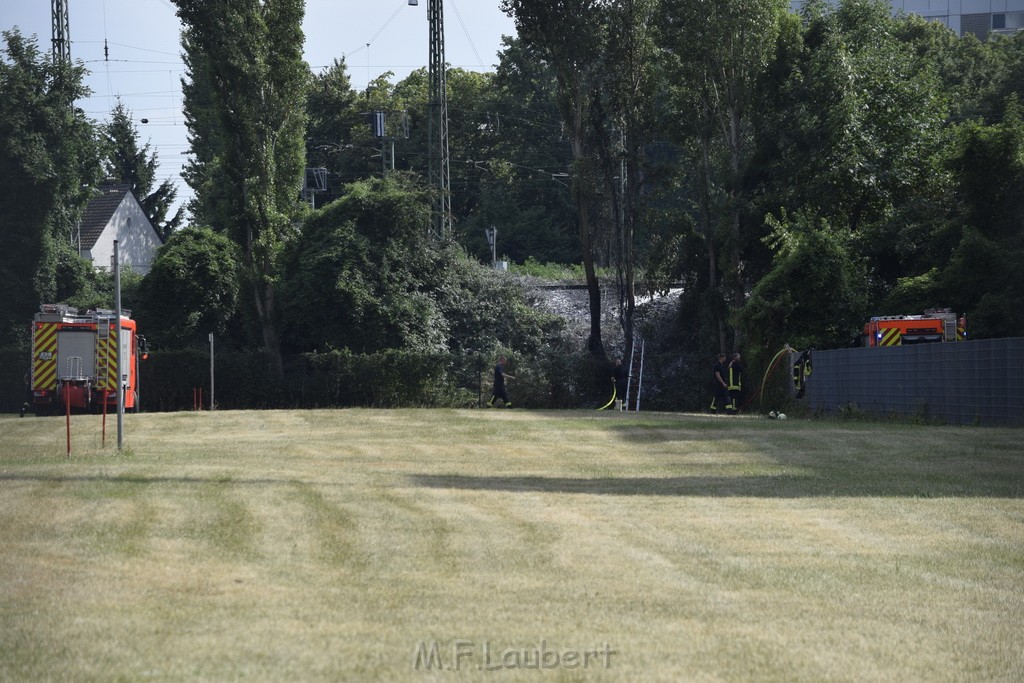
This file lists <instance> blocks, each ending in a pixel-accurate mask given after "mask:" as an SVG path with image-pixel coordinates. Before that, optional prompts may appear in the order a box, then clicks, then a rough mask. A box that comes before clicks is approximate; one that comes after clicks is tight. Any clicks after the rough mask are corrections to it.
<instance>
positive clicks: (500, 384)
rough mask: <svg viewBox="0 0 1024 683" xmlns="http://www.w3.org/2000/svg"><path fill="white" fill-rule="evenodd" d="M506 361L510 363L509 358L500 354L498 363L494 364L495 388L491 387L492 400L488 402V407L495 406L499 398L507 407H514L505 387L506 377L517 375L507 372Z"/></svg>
mask: <svg viewBox="0 0 1024 683" xmlns="http://www.w3.org/2000/svg"><path fill="white" fill-rule="evenodd" d="M506 363H508V359H507V358H505V356H499V357H498V364H497V365H495V366H494V388H493V389H491V400H490V401H488V402H487V407H488V408H493V407H494V402H495V401H497V400H498V399H499V398H500V399H501V400H502V402H503V403H504V404H505V407H506V408H511V407H512V401H511V400H509V397H508V391H507V390H506V389H505V379H506V378H507V379H515V377H513V376H512V375H510V374H508V373H506V372H505V364H506Z"/></svg>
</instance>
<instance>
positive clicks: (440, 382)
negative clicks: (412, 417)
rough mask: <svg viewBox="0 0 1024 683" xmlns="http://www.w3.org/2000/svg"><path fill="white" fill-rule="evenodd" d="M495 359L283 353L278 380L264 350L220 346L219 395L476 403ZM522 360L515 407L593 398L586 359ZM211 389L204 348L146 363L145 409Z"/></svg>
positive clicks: (246, 404) (232, 400) (230, 402)
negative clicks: (587, 394) (588, 387)
mask: <svg viewBox="0 0 1024 683" xmlns="http://www.w3.org/2000/svg"><path fill="white" fill-rule="evenodd" d="M492 364H493V361H492V360H490V359H488V358H483V357H482V356H480V355H453V354H448V353H412V352H407V351H383V352H380V353H373V354H353V353H351V352H349V351H332V352H329V353H310V354H301V355H297V356H289V357H285V359H284V379H283V381H274V380H273V379H272V377H271V375H270V373H269V372H268V371H267V368H268V363H267V359H266V358H265V356H264V355H263V354H262V353H258V352H238V351H219V352H217V354H216V364H215V370H214V379H215V391H216V396H215V398H216V401H217V407H218V408H222V409H242V408H320V407H349V406H363V407H376V408H396V407H409V406H419V407H440V406H448V407H471V406H475V405H478V404H479V402H480V398H481V397H482V399H483V400H484V401H486V400H487V398H488V396H489V395H490V390H491V367H492ZM519 364H520V365H521V366H522V367H523V368H524V372H522V373H519V374H516V377H517V380H516V382H515V383H514V385H513V386H512V387H511V388H510V391H511V392H512V393H513V395H514V400H515V402H516V404H517V405H521V406H523V407H534V408H552V407H557V408H572V407H579V406H581V405H584V404H586V403H587V402H588V401H589V400H591V399H589V398H587V397H584V396H583V395H582V393H583V392H584V391H585V389H584V388H583V387H584V386H585V383H583V382H582V380H583V379H584V377H582V376H581V372H580V371H581V369H582V368H584V367H586V363H585V361H581V359H580V358H578V357H574V356H571V355H569V356H566V355H560V354H555V353H550V352H549V353H546V354H544V355H543V356H541V357H538V358H536V359H532V358H531V359H527V360H521V361H519ZM514 374H515V373H514ZM209 387H210V358H209V355H208V353H207V352H205V351H201V350H182V351H164V352H160V353H154V354H151V355H150V357H149V359H148V360H146V361H143V363H142V371H141V382H140V388H141V405H142V409H143V410H146V411H167V410H191V409H192V400H193V399H192V397H193V391H194V390H195V389H198V388H202V390H203V398H204V401H205V402H206V404H207V405H209Z"/></svg>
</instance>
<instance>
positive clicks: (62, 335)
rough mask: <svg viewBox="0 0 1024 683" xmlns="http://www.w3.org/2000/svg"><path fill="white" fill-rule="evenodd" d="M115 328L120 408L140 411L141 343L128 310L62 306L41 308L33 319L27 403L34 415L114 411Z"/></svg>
mask: <svg viewBox="0 0 1024 683" xmlns="http://www.w3.org/2000/svg"><path fill="white" fill-rule="evenodd" d="M118 327H120V345H121V359H122V362H121V385H122V387H123V388H124V407H125V410H132V411H134V412H138V410H139V372H138V370H139V365H138V364H139V360H140V358H145V357H146V355H145V352H146V340H145V338H144V337H141V336H139V334H138V333H137V330H136V325H135V321H134V320H132V319H131V311H122V314H121V324H120V326H118V325H117V321H116V314H115V312H114V311H110V310H105V309H97V310H92V311H79V310H78V309H77V308H74V307H72V306H68V305H66V304H43V305H42V306H41V307H40V310H39V313H36V315H35V318H34V320H33V321H32V365H31V372H32V379H31V387H32V403H33V407H34V408H35V411H36V414H45V413H48V412H55V411H62V410H64V409H65V406H67V405H68V404H70V407H71V408H75V409H78V410H98V409H100V408H101V407H105V408H106V409H107V410H110V411H114V410H116V409H117V388H118V382H117V364H116V360H117V350H118V343H117V342H118V334H117V332H116V330H117V328H118Z"/></svg>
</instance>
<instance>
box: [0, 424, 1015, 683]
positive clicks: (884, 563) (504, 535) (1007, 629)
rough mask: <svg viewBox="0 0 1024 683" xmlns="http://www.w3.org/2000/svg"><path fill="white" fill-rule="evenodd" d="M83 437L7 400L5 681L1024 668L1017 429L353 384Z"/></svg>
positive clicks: (2, 440) (1000, 673) (664, 676)
mask: <svg viewBox="0 0 1024 683" xmlns="http://www.w3.org/2000/svg"><path fill="white" fill-rule="evenodd" d="M75 439H76V441H75V452H74V453H73V455H72V458H71V459H70V461H68V460H66V459H65V458H64V453H63V445H64V443H63V420H61V419H57V418H46V419H25V420H19V419H16V418H0V543H2V546H0V596H2V598H0V679H2V680H8V679H14V680H27V679H32V680H34V679H51V678H52V679H57V678H61V679H64V678H67V679H74V680H88V679H103V680H108V679H111V678H114V679H125V680H140V679H166V680H180V679H182V678H201V679H211V680H220V679H237V678H248V679H255V680H318V679H323V680H359V681H363V680H447V679H459V680H470V679H473V680H480V679H484V680H488V679H490V678H492V677H494V678H495V680H498V679H500V680H533V679H536V678H537V677H538V675H544V676H545V678H546V679H551V680H577V679H580V678H586V679H588V680H592V679H594V680H641V679H642V680H683V679H687V680H689V679H695V680H752V679H756V680H764V679H770V680H771V679H774V680H812V681H818V680H823V679H838V680H854V679H856V680H863V679H884V680H944V679H960V680H963V679H969V680H976V679H1003V680H1020V679H1021V678H1024V654H1022V652H1024V650H1022V648H1021V646H1020V634H1021V633H1024V432H1022V431H1021V430H1012V429H1003V430H999V429H968V428H954V427H922V426H893V425H870V424H853V425H850V424H840V423H821V422H801V421H796V420H791V421H789V422H787V423H779V422H772V421H760V420H756V419H733V420H726V419H716V418H711V417H700V416H678V415H647V414H645V415H640V416H637V415H620V414H612V415H607V414H603V413H590V412H587V413H584V412H573V413H533V412H515V411H428V410H402V411H371V410H345V411H305V412H299V411H294V412H292V411H273V412H224V413H202V414H195V413H177V414H153V415H132V416H129V417H128V418H127V427H126V445H127V450H126V451H125V452H124V453H122V454H118V453H117V451H116V450H115V449H114V448H113V447H112V445H110V443H109V439H108V446H107V448H106V449H101V448H100V445H99V423H98V419H96V418H92V417H79V418H75ZM435 643H436V644H437V650H436V657H437V658H435V659H432V660H430V658H429V656H430V655H431V654H432V652H433V651H432V647H433V645H434V644H435ZM538 651H540V654H543V657H541V658H540V661H538ZM417 653H419V655H420V660H419V662H418V668H417ZM556 657H557V664H558V665H557V667H554V666H550V665H552V664H553V663H554V662H555V658H556ZM428 660H429V663H430V664H431V666H436V664H438V662H440V663H441V664H442V665H446V666H448V667H450V668H454V667H456V666H458V669H459V670H458V671H454V670H452V671H445V670H437V669H436V668H434V669H432V670H426V669H425V665H426V664H427V663H428ZM584 661H585V662H586V665H587V667H586V668H585V669H584V668H583V666H582V665H583V663H584ZM533 664H538V665H541V666H546V667H548V668H550V670H549V671H547V672H546V674H545V673H544V672H538V671H536V670H534V669H532V668H525V666H526V665H533Z"/></svg>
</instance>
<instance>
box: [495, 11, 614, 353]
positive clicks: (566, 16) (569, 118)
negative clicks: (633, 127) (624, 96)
mask: <svg viewBox="0 0 1024 683" xmlns="http://www.w3.org/2000/svg"><path fill="white" fill-rule="evenodd" d="M501 7H502V9H503V10H504V11H505V13H506V14H508V15H509V16H511V17H512V18H513V19H514V20H515V24H516V31H517V32H518V33H519V37H520V38H521V39H522V40H523V41H524V42H526V43H529V44H531V45H533V46H534V47H536V48H537V49H539V50H540V51H541V52H542V54H543V55H544V57H545V59H547V61H548V62H549V64H550V65H551V69H552V71H553V72H554V74H555V79H556V80H557V82H558V106H559V110H560V113H561V115H562V122H563V125H564V126H565V132H566V135H567V137H568V138H569V142H570V144H571V146H572V155H573V174H572V193H573V202H574V203H575V205H576V211H577V220H578V223H579V235H580V247H581V250H582V256H583V270H584V272H585V274H586V279H587V293H588V295H589V299H590V337H589V340H588V343H587V346H588V349H589V351H590V354H591V355H592V356H594V357H597V358H602V357H604V356H605V349H604V342H603V341H602V339H601V290H600V287H599V284H598V280H597V273H596V270H595V267H594V266H595V238H596V226H597V221H596V220H595V218H596V217H595V214H596V213H597V212H596V210H595V204H596V203H598V202H599V200H600V193H599V191H598V189H597V184H598V183H599V182H600V181H599V180H598V175H599V174H598V173H597V169H596V168H595V166H596V154H595V150H594V142H595V139H594V138H595V132H596V131H595V126H594V121H593V118H592V114H593V113H594V110H595V107H594V104H595V100H596V98H598V97H600V90H601V80H602V78H603V74H602V69H603V58H604V45H605V41H606V39H607V38H606V23H605V21H604V10H603V7H602V2H601V0H559V1H557V2H551V1H550V0H502V3H501ZM602 123H603V122H602Z"/></svg>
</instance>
